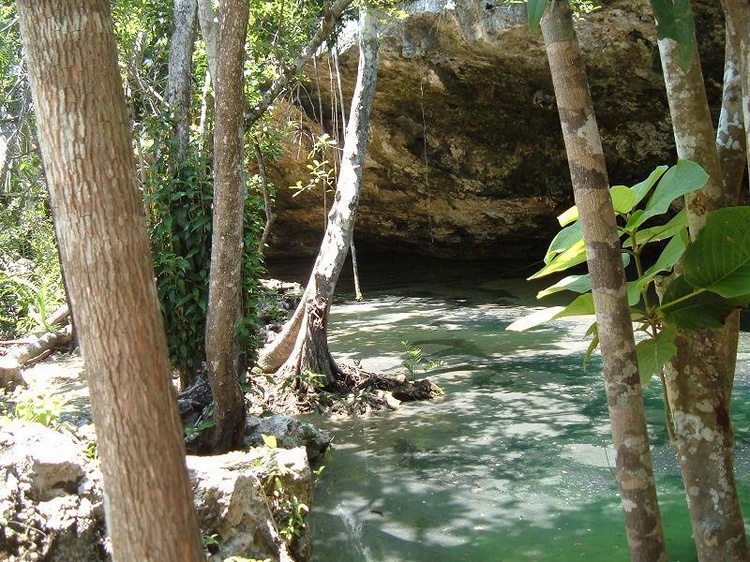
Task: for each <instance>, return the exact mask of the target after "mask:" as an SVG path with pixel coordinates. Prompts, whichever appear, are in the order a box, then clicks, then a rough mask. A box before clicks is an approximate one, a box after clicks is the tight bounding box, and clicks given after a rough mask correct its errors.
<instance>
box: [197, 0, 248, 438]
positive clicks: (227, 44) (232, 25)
mask: <svg viewBox="0 0 750 562" xmlns="http://www.w3.org/2000/svg"><path fill="white" fill-rule="evenodd" d="M248 17H249V10H248V3H247V1H246V0H225V2H224V3H223V4H222V7H221V11H220V26H219V49H220V51H221V53H222V56H221V58H220V59H219V61H218V66H217V69H216V72H217V76H216V125H215V129H214V201H213V202H214V214H213V233H212V241H211V273H210V280H209V289H208V314H207V317H206V363H207V364H208V377H209V381H210V383H211V392H212V393H213V397H214V419H215V421H216V428H215V433H214V441H213V446H214V451H215V452H226V451H229V450H232V449H235V448H238V447H240V446H241V445H242V441H243V438H244V430H245V401H244V397H243V395H242V390H241V389H240V384H239V374H240V373H239V348H238V342H237V336H236V333H235V330H236V328H237V320H238V313H239V311H240V310H241V308H242V267H241V264H242V243H243V236H242V234H243V224H242V221H243V212H244V195H245V194H244V181H243V180H244V174H243V164H244V154H243V147H244V142H243V137H244V134H243V132H244V129H243V110H244V104H245V96H244V76H243V67H244V60H245V57H244V55H245V37H246V35H247V23H248Z"/></svg>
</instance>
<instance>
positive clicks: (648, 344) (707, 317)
mask: <svg viewBox="0 0 750 562" xmlns="http://www.w3.org/2000/svg"><path fill="white" fill-rule="evenodd" d="M707 180H708V175H707V174H706V173H705V171H704V170H703V169H702V168H701V167H700V166H699V165H698V164H695V163H694V162H691V161H689V160H680V161H678V163H677V164H676V165H675V166H672V167H671V168H667V166H660V167H658V168H657V169H656V170H654V171H653V172H652V173H651V174H650V175H649V177H648V178H646V179H645V180H644V181H642V182H640V183H638V184H637V185H634V186H632V187H627V186H621V185H619V186H614V187H612V188H611V189H610V195H611V197H612V204H613V207H614V210H615V214H616V215H617V217H618V232H619V235H620V239H621V242H622V251H623V254H622V256H623V264H624V265H625V266H628V265H630V264H632V265H633V266H634V269H635V271H634V272H633V274H632V275H631V278H632V279H631V280H630V281H628V282H627V293H628V304H629V306H630V314H631V318H632V320H633V322H634V323H635V325H636V327H637V330H639V331H642V332H644V333H645V334H647V336H648V337H647V338H646V339H643V340H641V341H640V342H639V343H638V344H637V346H636V350H637V352H638V362H639V369H640V372H641V378H642V381H643V382H648V380H650V378H651V376H652V375H654V374H657V373H659V372H660V371H661V368H662V367H663V365H664V364H665V363H666V362H667V361H668V360H669V359H670V358H671V357H672V356H673V355H674V353H675V352H676V347H675V345H674V338H675V336H676V333H677V328H681V329H688V330H689V329H698V328H719V327H721V326H722V324H723V322H724V320H725V319H726V317H727V315H728V314H729V313H730V312H731V311H732V310H734V309H736V308H739V307H744V306H747V305H748V303H750V207H732V208H726V209H720V210H718V211H714V212H712V213H709V214H708V215H707V220H706V224H705V226H704V227H703V228H702V229H701V231H700V233H699V235H698V237H697V239H696V240H695V242H693V243H691V242H690V237H689V235H688V223H687V214H686V212H685V211H684V210H682V211H680V212H679V213H677V214H676V215H674V216H673V217H671V218H670V219H669V220H664V216H665V215H667V214H668V212H669V209H670V206H671V204H672V203H673V202H674V201H675V200H678V199H680V198H682V197H683V196H684V195H687V194H689V193H692V192H694V191H697V190H699V189H701V188H702V187H703V186H704V185H705V183H706V181H707ZM558 218H559V221H560V225H561V226H562V227H563V229H562V230H561V231H560V232H559V233H558V234H557V236H555V238H554V239H553V240H552V242H551V243H550V246H549V249H548V250H547V253H546V255H545V257H544V264H545V265H544V267H543V268H542V269H541V270H540V271H538V272H537V273H535V274H534V275H532V276H531V277H530V279H536V278H540V277H544V276H547V275H552V274H559V273H561V272H563V271H566V270H568V269H570V268H573V267H576V266H579V265H580V264H582V263H583V262H585V261H586V249H585V244H584V240H583V235H582V232H581V226H580V223H579V220H578V209H577V208H576V207H571V208H570V209H568V210H567V211H566V212H564V213H563V214H561V215H560V217H558ZM652 223H655V224H652ZM657 244H658V247H659V248H660V252H659V254H658V257H657V258H656V260H655V261H654V262H653V263H652V264H651V265H650V266H649V267H646V264H645V263H644V258H643V255H644V249H645V248H646V247H649V248H651V247H652V246H656V245H657ZM678 263H679V264H680V265H681V267H680V272H679V273H675V271H674V270H675V266H676V265H677V264H678ZM670 274H671V275H670ZM657 280H658V281H663V285H665V286H666V290H665V291H664V293H663V296H662V298H661V300H660V301H659V300H658V299H657V298H656V297H655V295H654V293H655V291H654V288H655V284H656V282H657ZM560 291H571V292H574V293H577V294H579V296H578V297H576V298H575V299H574V300H573V302H571V303H570V304H569V305H568V306H557V307H551V308H546V309H543V310H540V311H538V312H536V313H534V314H532V315H530V316H527V317H525V318H522V319H520V320H518V321H516V322H514V323H513V324H511V325H510V326H509V327H508V329H511V330H524V329H527V328H530V327H532V326H535V325H538V324H540V323H542V322H545V321H548V320H551V319H554V318H562V317H566V316H580V315H589V314H594V300H593V298H592V293H591V278H590V276H589V275H588V274H580V275H569V276H566V277H564V278H562V279H560V280H559V281H557V282H556V283H554V284H553V285H551V286H550V287H547V288H546V289H544V290H542V291H540V292H539V294H538V295H537V297H538V298H542V297H545V296H547V295H550V294H554V293H558V292H560ZM590 333H591V334H593V335H594V338H593V341H592V345H591V347H590V350H589V351H590V352H591V351H593V349H594V348H595V347H596V345H597V344H598V339H597V337H596V333H597V330H596V325H595V324H594V325H593V326H592V328H591V330H590Z"/></svg>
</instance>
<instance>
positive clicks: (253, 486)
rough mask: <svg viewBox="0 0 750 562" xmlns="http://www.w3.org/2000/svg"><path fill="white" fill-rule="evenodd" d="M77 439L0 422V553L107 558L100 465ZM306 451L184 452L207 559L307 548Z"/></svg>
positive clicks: (84, 561)
mask: <svg viewBox="0 0 750 562" xmlns="http://www.w3.org/2000/svg"><path fill="white" fill-rule="evenodd" d="M89 429H90V428H89ZM85 433H86V435H89V434H90V431H89V432H85ZM82 447H83V445H81V444H80V443H78V442H76V440H75V439H74V438H73V437H72V436H70V435H67V434H62V433H58V432H56V431H54V430H52V429H49V428H46V427H44V426H42V425H39V424H29V423H24V422H20V421H13V422H11V423H10V424H7V425H4V426H1V427H0V560H3V561H8V562H21V561H24V562H34V561H37V560H39V561H41V560H54V561H55V562H103V561H106V560H109V559H110V553H111V549H110V548H109V542H108V538H107V536H106V526H105V522H104V508H103V496H102V482H101V473H100V472H99V470H98V468H97V467H96V465H95V464H94V463H93V462H90V461H89V460H88V459H87V458H86V457H85V456H84V455H83V453H82ZM307 455H308V453H307V451H306V450H305V448H303V447H298V448H293V449H280V448H279V449H269V448H268V447H263V448H257V449H252V450H250V451H248V452H241V451H238V452H233V453H230V454H227V455H221V456H213V457H192V456H188V457H187V464H188V468H189V471H190V477H191V482H192V485H193V490H194V495H195V504H196V512H197V513H198V519H199V524H200V526H201V531H202V533H203V536H204V537H214V538H215V545H214V547H215V548H213V551H212V554H211V556H212V558H211V560H216V561H221V560H224V559H225V558H227V557H230V556H240V557H245V558H257V559H260V560H264V559H270V560H273V561H274V562H276V561H278V562H291V561H292V560H294V561H296V562H304V561H306V560H308V559H309V558H310V554H311V545H310V538H309V535H308V534H307V532H306V529H305V528H304V517H302V518H300V517H297V516H296V515H301V516H304V515H305V514H306V512H307V510H308V508H309V506H310V505H311V502H312V492H313V485H312V482H313V480H312V474H311V472H310V465H309V463H308V460H307Z"/></svg>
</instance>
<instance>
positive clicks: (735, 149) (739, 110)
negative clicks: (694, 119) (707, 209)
mask: <svg viewBox="0 0 750 562" xmlns="http://www.w3.org/2000/svg"><path fill="white" fill-rule="evenodd" d="M747 32H748V33H750V29H748V30H747ZM746 37H748V35H746ZM741 50H742V47H741V44H740V41H739V37H738V36H737V33H736V32H735V31H734V26H733V24H732V22H731V21H730V18H729V17H727V21H726V47H725V55H724V84H723V90H722V97H721V113H720V115H719V125H718V127H717V129H716V149H717V151H718V154H719V162H720V164H721V169H722V172H723V174H724V189H725V190H726V192H727V195H728V196H729V197H730V198H731V199H732V200H733V204H736V203H737V202H738V201H739V198H740V192H741V190H742V180H743V179H744V176H745V169H746V168H747V155H746V147H747V140H746V137H745V135H746V131H745V116H744V115H743V98H742V89H743V86H742V83H743V80H742V72H741V68H740V59H739V55H740V52H741Z"/></svg>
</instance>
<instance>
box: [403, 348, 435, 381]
mask: <svg viewBox="0 0 750 562" xmlns="http://www.w3.org/2000/svg"><path fill="white" fill-rule="evenodd" d="M401 345H403V346H404V347H405V348H406V358H405V359H404V362H403V363H402V365H403V366H404V367H405V368H406V370H407V372H408V373H409V377H414V376H415V375H416V374H417V371H418V369H419V368H422V370H423V371H424V372H425V373H427V372H429V371H432V370H434V369H437V368H438V367H441V366H442V365H443V362H442V361H429V362H426V361H425V358H424V355H423V353H422V349H421V348H419V347H417V346H415V345H414V344H413V343H412V342H410V341H408V340H404V341H402V342H401Z"/></svg>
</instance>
